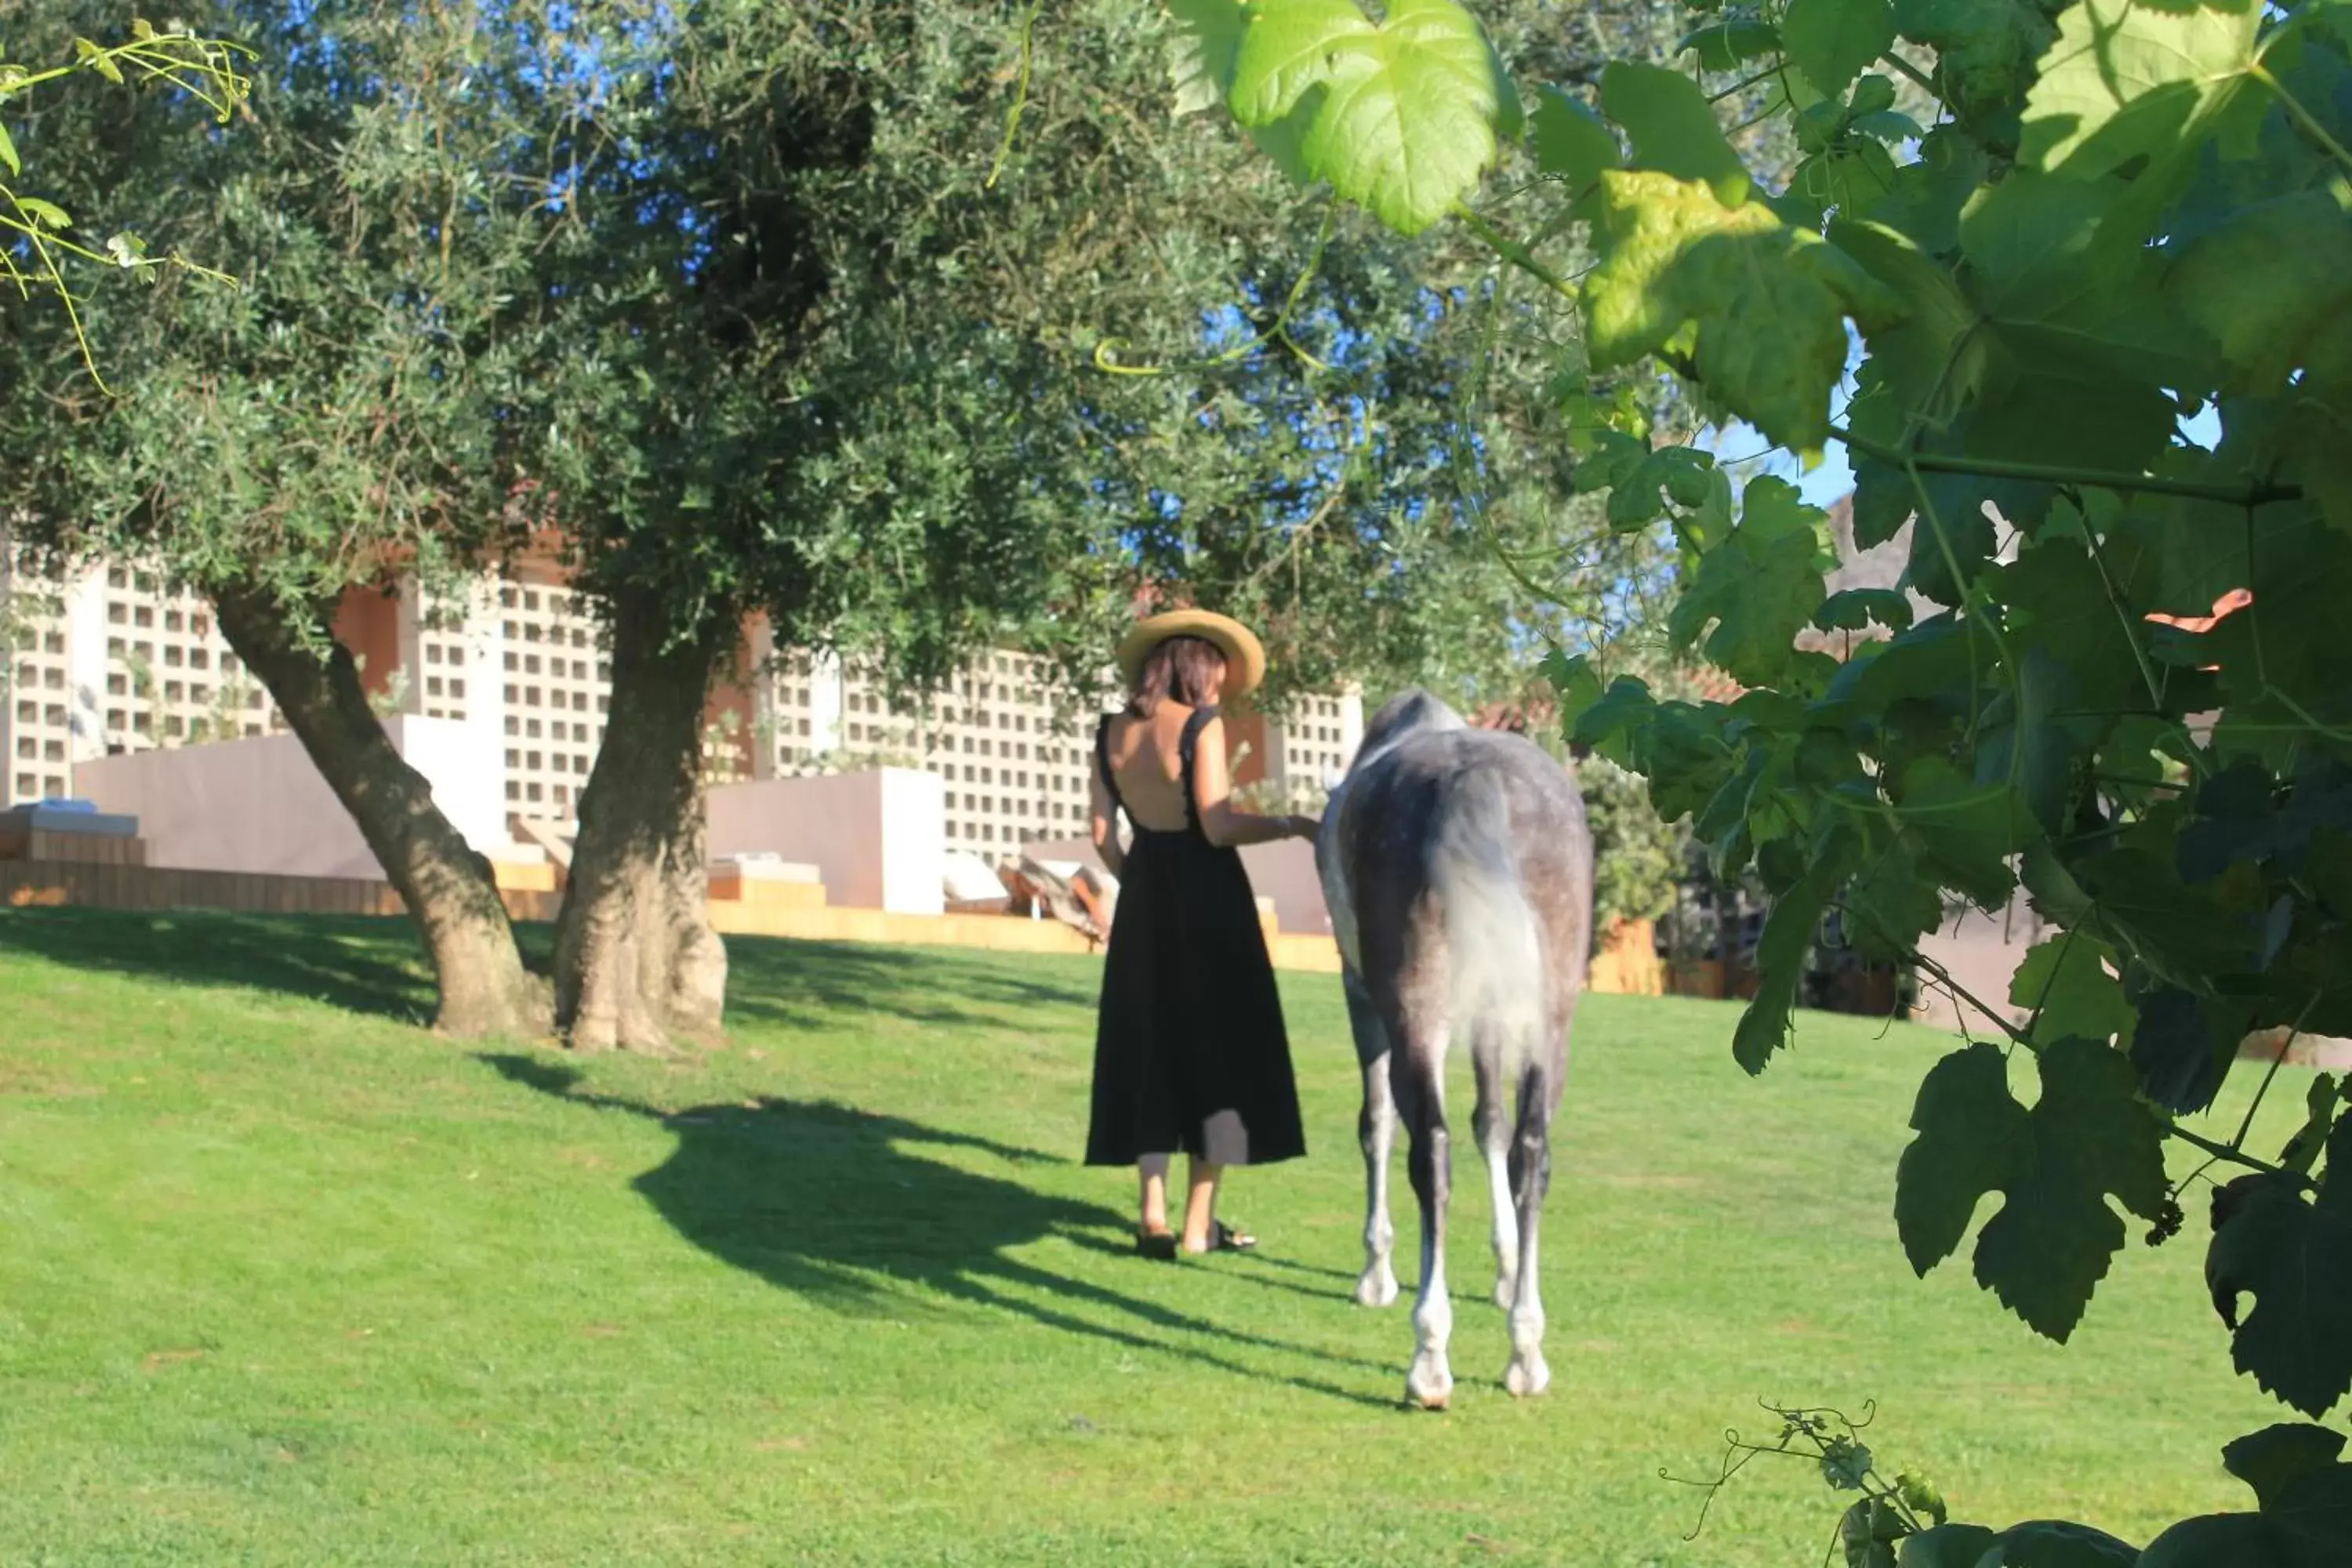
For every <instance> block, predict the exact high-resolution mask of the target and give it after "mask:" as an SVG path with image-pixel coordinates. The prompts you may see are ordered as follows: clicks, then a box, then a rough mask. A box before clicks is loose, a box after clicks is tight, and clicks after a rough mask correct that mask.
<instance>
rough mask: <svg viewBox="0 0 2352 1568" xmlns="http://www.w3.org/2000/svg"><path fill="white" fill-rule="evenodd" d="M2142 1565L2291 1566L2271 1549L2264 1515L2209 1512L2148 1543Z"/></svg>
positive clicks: (2169, 1567) (2204, 1567)
mask: <svg viewBox="0 0 2352 1568" xmlns="http://www.w3.org/2000/svg"><path fill="white" fill-rule="evenodd" d="M2138 1568H2289V1564H2288V1563H2286V1561H2285V1560H2284V1558H2282V1557H2280V1556H2279V1555H2278V1554H2277V1553H2276V1552H2273V1551H2272V1550H2271V1540H2270V1534H2269V1531H2266V1530H2264V1529H2263V1521H2262V1518H2261V1516H2260V1515H2258V1514H2252V1513H2208V1514H2200V1515H2199V1516H2198V1517H2197V1518H2195V1519H2184V1520H2182V1521H2180V1522H2179V1523H2178V1524H2176V1525H2173V1526H2172V1527H2171V1528H2169V1529H2168V1530H2167V1531H2165V1532H2164V1533H2163V1534H2161V1535H2159V1536H2158V1537H2157V1538H2156V1539H2155V1540H2154V1541H2151V1542H2148V1543H2147V1550H2146V1551H2144V1552H2141V1553H2140V1554H2139V1563H2138Z"/></svg>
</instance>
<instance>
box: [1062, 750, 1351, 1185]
mask: <svg viewBox="0 0 2352 1568" xmlns="http://www.w3.org/2000/svg"><path fill="white" fill-rule="evenodd" d="M1216 716H1217V710H1215V709H1214V708H1202V709H1198V710H1195V711H1194V712H1193V714H1192V718H1191V719H1189V720H1188V721H1186V722H1185V725H1184V731H1183V736H1182V739H1181V741H1180V742H1179V743H1178V749H1177V755H1178V758H1179V760H1180V762H1181V784H1182V788H1183V792H1184V826H1182V827H1181V828H1177V829H1174V830H1167V831H1162V830H1155V829H1152V828H1149V827H1146V826H1143V825H1142V824H1141V823H1139V822H1138V821H1136V820H1135V817H1134V815H1133V814H1132V813H1130V812H1129V811H1128V810H1127V803H1126V801H1125V800H1123V799H1122V798H1120V795H1119V793H1118V775H1117V774H1116V773H1113V772H1112V771H1111V765H1110V720H1109V718H1108V717H1106V718H1105V719H1104V720H1103V721H1102V727H1101V728H1100V729H1098V730H1097V731H1095V765H1096V766H1097V767H1098V768H1100V769H1101V770H1102V776H1103V782H1104V784H1106V786H1108V789H1109V792H1110V797H1111V801H1112V804H1113V805H1114V807H1115V808H1116V809H1117V810H1118V812H1119V813H1120V815H1122V816H1126V817H1127V819H1128V825H1129V827H1130V828H1132V829H1133V833H1134V837H1133V842H1132V845H1131V847H1129V850H1128V852H1127V871H1126V874H1125V876H1123V877H1122V878H1121V879H1120V881H1119V889H1118V906H1117V908H1116V909H1115V910H1114V911H1113V913H1112V917H1111V926H1110V948H1109V952H1108V953H1107V954H1106V955H1105V958H1104V962H1103V988H1102V1006H1101V1009H1100V1012H1099V1014H1098V1021H1097V1025H1096V1034H1095V1087H1094V1113H1093V1118H1092V1121H1091V1123H1090V1125H1089V1127H1088V1129H1087V1164H1089V1165H1128V1164H1132V1163H1135V1161H1136V1160H1138V1159H1139V1158H1140V1157H1141V1156H1143V1155H1146V1154H1170V1153H1173V1152H1176V1151H1177V1150H1179V1149H1181V1150H1182V1151H1184V1152H1186V1153H1188V1154H1192V1155H1195V1156H1198V1157H1202V1158H1206V1157H1209V1156H1210V1153H1211V1151H1210V1146H1209V1137H1208V1132H1207V1130H1206V1129H1207V1123H1208V1121H1210V1119H1211V1118H1212V1117H1214V1116H1215V1115H1217V1114H1218V1113H1219V1112H1221V1111H1226V1110H1230V1111H1233V1112H1234V1113H1235V1114H1236V1115H1237V1116H1238V1118H1239V1119H1240V1121H1241V1124H1242V1130H1243V1132H1244V1138H1243V1140H1242V1148H1241V1150H1240V1151H1239V1152H1237V1153H1236V1152H1234V1151H1232V1150H1229V1149H1227V1148H1224V1147H1220V1148H1219V1149H1218V1150H1217V1151H1216V1157H1217V1158H1219V1159H1220V1160H1222V1161H1226V1162H1227V1163H1234V1164H1250V1165H1265V1164H1271V1163H1274V1162H1276V1161H1277V1160H1293V1159H1297V1157H1298V1156H1299V1155H1301V1154H1304V1153H1305V1152H1307V1138H1306V1134H1305V1133H1304V1131H1301V1129H1300V1127H1299V1120H1298V1089H1297V1084H1296V1083H1295V1082H1294V1081H1293V1079H1292V1078H1291V1072H1290V1040H1289V1037H1288V1036H1287V1034H1286V1032H1285V1031H1284V1029H1283V1026H1282V1002H1281V998H1280V997H1279V996H1278V995H1277V994H1276V991H1275V984H1274V964H1273V963H1272V961H1270V960H1269V959H1268V958H1267V956H1266V951H1265V931H1264V930H1263V929H1262V928H1261V927H1260V926H1259V924H1258V916H1257V900H1256V898H1255V896H1254V895H1253V894H1252V893H1251V891H1250V883H1249V873H1248V872H1246V871H1244V869H1243V868H1242V858H1241V856H1240V855H1239V853H1237V852H1236V851H1234V849H1232V848H1230V847H1218V846H1217V845H1214V844H1212V843H1210V842H1209V839H1208V836H1207V835H1206V834H1204V833H1203V832H1202V830H1201V815H1200V806H1199V804H1198V802H1197V800H1196V798H1195V796H1194V795H1193V790H1192V752H1193V747H1194V744H1195V742H1197V741H1198V740H1199V738H1200V734H1201V731H1202V727H1203V726H1205V725H1206V724H1207V723H1208V722H1209V721H1211V720H1212V719H1214V718H1215V717H1216ZM1219 1142H1220V1144H1221V1145H1222V1144H1223V1142H1224V1140H1223V1139H1220V1141H1219Z"/></svg>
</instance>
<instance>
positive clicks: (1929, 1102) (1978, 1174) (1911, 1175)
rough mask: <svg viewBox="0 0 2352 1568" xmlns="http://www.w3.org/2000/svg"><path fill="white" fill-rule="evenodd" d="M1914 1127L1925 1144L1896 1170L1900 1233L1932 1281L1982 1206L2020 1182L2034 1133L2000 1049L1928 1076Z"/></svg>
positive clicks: (1964, 1051) (1983, 1047)
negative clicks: (1994, 1194) (1995, 1193)
mask: <svg viewBox="0 0 2352 1568" xmlns="http://www.w3.org/2000/svg"><path fill="white" fill-rule="evenodd" d="M1911 1126H1912V1128H1913V1130H1914V1131H1916V1132H1917V1133H1918V1134H1919V1136H1918V1137H1916V1138H1915V1139H1913V1140H1912V1141H1911V1144H1910V1146H1909V1147H1908V1148H1906V1149H1905V1150H1904V1151H1903V1157H1902V1160H1901V1161H1900V1163H1897V1165H1896V1166H1895V1229H1896V1231H1897V1233H1898V1234H1899V1235H1900V1236H1901V1237H1902V1240H1903V1253H1904V1256H1905V1257H1906V1258H1909V1259H1910V1260H1911V1268H1912V1271H1913V1272H1914V1273H1916V1274H1921V1275H1925V1274H1926V1273H1927V1270H1928V1269H1930V1268H1934V1267H1935V1266H1936V1265H1937V1264H1938V1263H1941V1262H1942V1261H1943V1260H1944V1259H1945V1258H1949V1257H1950V1256H1951V1255H1952V1254H1953V1253H1954V1252H1955V1251H1957V1250H1958V1248H1959V1245H1960V1239H1961V1237H1965V1236H1966V1235H1967V1234H1968V1229H1969V1218H1970V1217H1971V1216H1972V1215H1975V1213H1976V1207H1977V1201H1978V1200H1979V1198H1982V1197H1983V1196H1984V1195H1985V1194H1987V1193H1990V1192H1993V1191H1995V1190H1997V1189H2000V1188H2004V1187H2006V1186H2008V1185H2009V1184H2011V1182H2013V1181H2015V1180H2016V1179H2017V1176H2018V1173H2019V1172H2020V1171H2021V1170H2022V1169H2023V1168H2024V1167H2025V1165H2026V1164H2027V1163H2028V1162H2029V1161H2030V1159H2031V1157H2032V1153H2031V1151H2032V1136H2033V1133H2032V1121H2031V1117H2030V1114H2029V1113H2028V1112H2027V1110H2026V1109H2025V1107H2023V1106H2021V1105H2020V1104H2018V1102H2017V1100H2016V1097H2015V1096H2013V1095H2011V1093H2010V1092H2009V1068H2008V1064H2007V1063H2006V1062H2005V1061H2004V1060H2003V1058H2002V1057H2001V1053H2000V1047H1998V1046H1994V1045H1990V1044H1989V1043H1986V1042H1984V1041H1979V1042H1977V1043H1976V1044H1975V1045H1972V1046H1964V1047H1961V1048H1960V1049H1958V1050H1957V1051H1954V1052H1952V1053H1951V1054H1950V1055H1949V1056H1948V1057H1946V1058H1943V1059H1942V1060H1941V1061H1939V1062H1937V1064H1936V1065H1935V1066H1934V1067H1932V1068H1928V1069H1927V1077H1926V1078H1925V1079H1921V1080H1920V1083H1919V1094H1918V1098H1917V1100H1916V1101H1915V1102H1914V1104H1913V1105H1912V1108H1911Z"/></svg>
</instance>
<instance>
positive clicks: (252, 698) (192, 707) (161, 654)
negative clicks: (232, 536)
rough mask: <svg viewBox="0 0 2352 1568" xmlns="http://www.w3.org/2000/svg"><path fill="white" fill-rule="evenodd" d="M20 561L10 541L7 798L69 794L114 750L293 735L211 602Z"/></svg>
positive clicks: (0, 746)
mask: <svg viewBox="0 0 2352 1568" xmlns="http://www.w3.org/2000/svg"><path fill="white" fill-rule="evenodd" d="M20 564H21V563H20V562H19V561H18V558H17V557H16V553H15V552H14V548H13V546H11V545H9V544H8V543H7V542H6V541H5V539H0V593H5V594H6V595H8V597H9V599H10V602H11V604H12V605H14V606H15V609H14V611H13V612H12V617H11V618H12V620H13V621H14V622H15V636H14V637H13V638H12V639H11V640H12V641H13V642H14V643H15V644H16V646H15V647H10V648H8V649H7V650H6V651H5V659H6V666H5V670H0V673H5V677H6V679H5V692H4V693H0V759H5V767H0V805H17V804H22V803H24V802H27V801H36V800H41V799H45V798H55V797H61V796H66V795H72V794H74V793H75V784H74V773H75V769H76V767H77V766H78V765H79V764H80V763H84V762H88V761H89V760H92V759H95V758H100V757H104V756H106V755H108V754H109V753H110V752H129V751H140V750H144V749H147V748H151V747H154V746H176V745H185V744H189V743H192V742H200V741H207V740H214V739H219V738H223V737H244V736H255V735H267V734H275V733H282V732H283V731H284V729H285V721H284V719H283V717H282V716H281V715H280V714H279V713H278V710H277V705H276V704H274V703H273V702H271V701H270V700H269V696H268V692H266V691H265V690H263V689H262V687H261V683H260V682H259V681H257V680H256V679H253V678H252V677H251V676H250V675H249V674H247V671H246V670H245V668H244V667H243V666H242V664H241V663H240V662H239V661H238V659H237V657H236V654H235V653H234V652H233V651H232V650H231V649H230V647H229V646H228V643H227V640H226V638H224V637H222V636H221V635H220V631H219V628H218V627H216V626H215V625H214V624H213V616H212V608H211V606H210V605H206V604H205V602H204V601H203V600H202V599H199V598H196V597H194V595H185V594H177V593H173V592H171V591H169V590H168V589H167V588H166V587H165V586H164V585H163V584H162V583H161V582H160V581H159V580H158V579H157V578H156V577H155V575H154V574H152V573H150V572H148V571H145V570H142V569H141V568H137V567H132V566H126V565H120V564H110V565H107V566H104V567H97V568H92V569H90V570H88V571H85V572H80V573H78V574H73V575H72V576H70V577H68V578H66V579H63V580H60V579H57V578H53V577H43V576H38V575H36V574H32V573H30V572H28V571H24V570H21V569H20ZM28 604H31V605H37V606H38V608H37V610H36V611H35V612H34V613H31V614H27V613H26V605H28Z"/></svg>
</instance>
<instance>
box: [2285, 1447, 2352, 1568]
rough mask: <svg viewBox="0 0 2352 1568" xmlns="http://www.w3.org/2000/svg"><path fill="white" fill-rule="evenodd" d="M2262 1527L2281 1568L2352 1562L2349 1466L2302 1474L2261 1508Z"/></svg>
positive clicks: (2331, 1566)
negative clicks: (2283, 1565) (2266, 1533)
mask: <svg viewBox="0 0 2352 1568" xmlns="http://www.w3.org/2000/svg"><path fill="white" fill-rule="evenodd" d="M2263 1526H2264V1527H2265V1528H2266V1529H2267V1530H2268V1531H2270V1534H2271V1539H2272V1540H2273V1542H2276V1543H2277V1552H2278V1555H2279V1557H2280V1559H2281V1560H2282V1561H2283V1562H2284V1563H2285V1565H2286V1568H2339V1565H2340V1564H2342V1563H2352V1465H2343V1464H2336V1465H2328V1466H2326V1467H2324V1468H2319V1469H2315V1470H2311V1471H2307V1472H2305V1474H2303V1475H2300V1476H2297V1477H2295V1478H2294V1479H2293V1480H2290V1481H2288V1482H2287V1483H2286V1484H2285V1486H2284V1487H2283V1488H2282V1489H2280V1492H2279V1498H2278V1501H2277V1502H2275V1503H2266V1504H2264V1505H2263Z"/></svg>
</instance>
